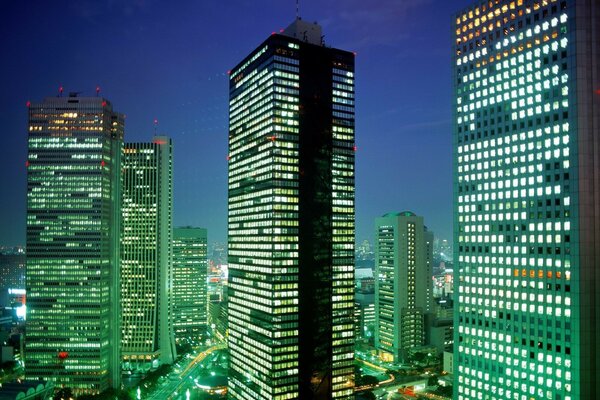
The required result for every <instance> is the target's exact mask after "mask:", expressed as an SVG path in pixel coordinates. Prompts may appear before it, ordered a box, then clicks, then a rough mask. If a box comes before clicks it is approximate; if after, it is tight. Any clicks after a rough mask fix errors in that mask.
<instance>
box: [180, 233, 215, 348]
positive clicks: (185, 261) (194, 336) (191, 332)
mask: <svg viewBox="0 0 600 400" xmlns="http://www.w3.org/2000/svg"><path fill="white" fill-rule="evenodd" d="M207 241H208V239H207V232H206V229H204V228H192V227H183V228H176V229H175V230H174V234H173V325H174V326H175V338H176V340H177V341H180V340H182V339H189V340H192V341H198V340H199V339H200V336H201V335H202V333H203V332H204V331H205V330H206V326H207V323H208V316H207V313H208V307H207V298H208V297H207V292H206V288H207V280H206V274H207V270H208V265H207V263H208V262H207Z"/></svg>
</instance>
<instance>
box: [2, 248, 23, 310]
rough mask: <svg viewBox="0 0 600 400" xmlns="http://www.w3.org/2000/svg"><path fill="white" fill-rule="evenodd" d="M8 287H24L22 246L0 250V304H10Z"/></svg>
mask: <svg viewBox="0 0 600 400" xmlns="http://www.w3.org/2000/svg"><path fill="white" fill-rule="evenodd" d="M19 250H20V251H19ZM9 289H25V251H24V249H23V248H19V249H10V250H8V249H4V250H3V251H1V252H0V306H9V305H10V299H9V293H8V291H9Z"/></svg>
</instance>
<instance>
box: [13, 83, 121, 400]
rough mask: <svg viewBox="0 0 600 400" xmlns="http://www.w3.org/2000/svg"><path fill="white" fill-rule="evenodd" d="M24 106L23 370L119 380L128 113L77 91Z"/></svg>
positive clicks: (88, 383) (94, 381)
mask: <svg viewBox="0 0 600 400" xmlns="http://www.w3.org/2000/svg"><path fill="white" fill-rule="evenodd" d="M28 105H29V128H28V129H29V139H28V156H27V162H26V166H27V247H26V248H27V267H26V288H27V325H26V326H27V339H26V344H25V374H26V377H27V379H43V380H51V381H55V382H56V384H57V385H58V386H64V387H69V388H71V389H72V390H73V392H74V393H75V394H82V393H98V392H101V391H103V390H105V389H107V388H109V387H116V388H118V387H120V375H121V374H120V368H119V367H120V365H119V362H120V361H119V358H120V356H119V354H120V353H119V346H118V343H119V340H120V320H119V315H120V313H119V309H120V304H119V274H118V258H119V221H120V216H119V212H120V207H119V205H120V201H119V200H120V180H119V172H120V160H121V147H122V141H123V127H124V120H123V116H122V115H121V114H119V113H117V112H114V111H113V107H112V105H111V103H110V102H109V101H108V100H106V99H104V98H102V97H78V96H77V94H70V95H69V96H68V97H56V98H46V99H45V100H44V101H42V102H41V103H28Z"/></svg>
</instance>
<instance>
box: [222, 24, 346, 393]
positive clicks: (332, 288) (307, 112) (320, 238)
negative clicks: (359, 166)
mask: <svg viewBox="0 0 600 400" xmlns="http://www.w3.org/2000/svg"><path fill="white" fill-rule="evenodd" d="M229 87H230V103H229V105H230V108H229V118H230V119H229V243H228V246H229V248H228V250H229V258H228V259H229V282H228V284H229V349H230V354H231V366H230V374H229V393H230V396H231V397H232V398H244V399H290V398H302V399H325V398H352V397H353V386H354V382H353V381H354V377H353V363H354V360H353V356H354V348H353V347H354V332H353V329H354V327H353V308H354V272H353V270H354V55H353V54H352V53H349V52H346V51H342V50H337V49H333V48H330V47H326V46H324V44H323V42H322V35H321V27H320V26H319V25H317V24H311V23H306V22H304V21H302V20H300V19H297V20H296V21H295V22H294V23H292V24H291V25H290V26H289V27H288V28H287V29H286V30H285V31H284V32H282V34H275V33H274V34H273V35H271V36H270V37H269V38H268V39H267V40H265V41H264V42H263V43H262V44H261V45H260V46H259V47H258V48H257V49H256V50H254V51H253V52H252V53H250V55H248V57H246V58H245V59H244V60H243V61H242V62H241V63H240V64H238V65H237V66H236V67H235V68H234V69H233V70H232V71H231V73H230V86H229Z"/></svg>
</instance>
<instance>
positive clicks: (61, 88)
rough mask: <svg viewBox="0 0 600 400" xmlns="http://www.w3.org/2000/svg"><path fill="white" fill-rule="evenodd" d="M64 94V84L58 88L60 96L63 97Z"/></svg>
mask: <svg viewBox="0 0 600 400" xmlns="http://www.w3.org/2000/svg"><path fill="white" fill-rule="evenodd" d="M62 94H63V87H62V85H61V86H60V87H59V88H58V97H62Z"/></svg>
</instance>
